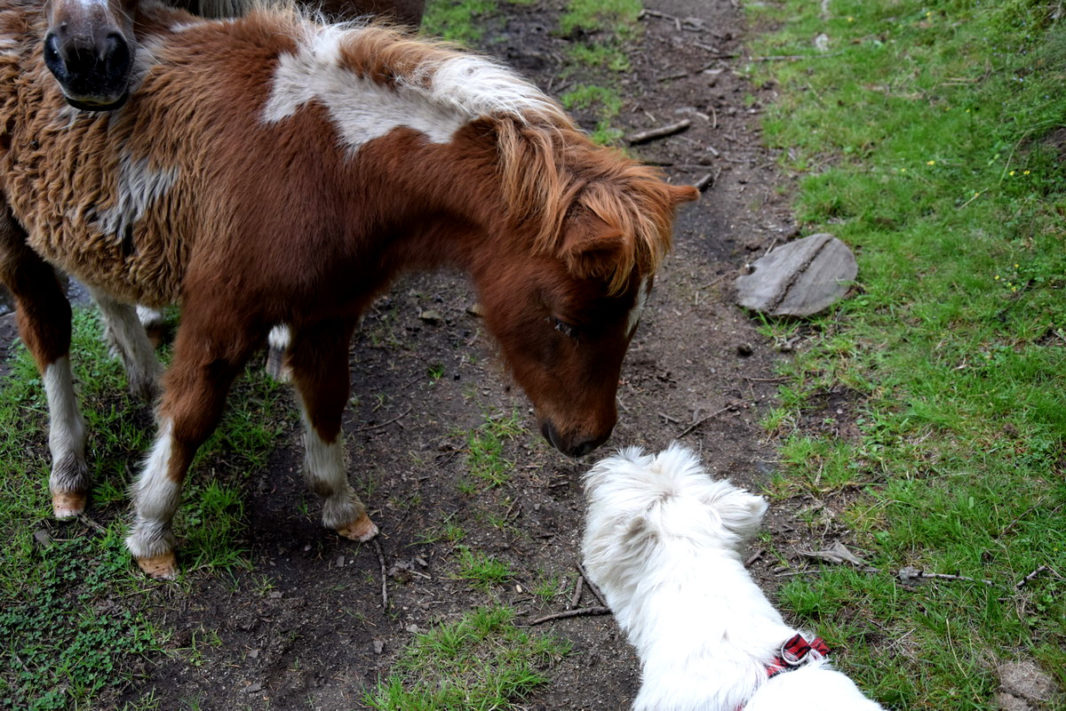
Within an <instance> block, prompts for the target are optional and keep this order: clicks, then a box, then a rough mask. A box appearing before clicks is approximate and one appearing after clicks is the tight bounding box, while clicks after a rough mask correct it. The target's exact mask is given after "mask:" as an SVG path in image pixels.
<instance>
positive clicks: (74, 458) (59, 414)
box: [44, 356, 89, 518]
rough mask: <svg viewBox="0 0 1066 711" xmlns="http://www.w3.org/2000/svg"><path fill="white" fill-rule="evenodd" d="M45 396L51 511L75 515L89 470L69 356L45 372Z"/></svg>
mask: <svg viewBox="0 0 1066 711" xmlns="http://www.w3.org/2000/svg"><path fill="white" fill-rule="evenodd" d="M44 392H45V395H46V396H47V398H48V449H49V450H50V451H51V453H52V474H51V476H50V477H49V479H48V489H49V490H50V491H51V492H52V511H53V513H54V514H55V517H56V518H70V517H71V516H77V515H78V514H80V513H81V512H82V511H83V510H84V509H85V493H86V492H87V491H88V490H89V469H88V467H87V466H86V464H85V421H84V420H83V419H82V417H81V412H80V411H79V410H78V402H77V398H76V397H75V396H74V376H73V374H72V373H71V370H70V359H69V358H68V357H66V356H63V357H62V358H59V359H57V360H56V361H55V362H54V363H52V364H50V365H49V366H48V367H47V368H46V369H45V371H44Z"/></svg>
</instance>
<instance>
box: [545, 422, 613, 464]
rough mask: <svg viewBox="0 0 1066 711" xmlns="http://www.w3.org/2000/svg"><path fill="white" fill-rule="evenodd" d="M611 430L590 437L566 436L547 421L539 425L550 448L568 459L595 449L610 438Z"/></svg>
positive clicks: (581, 455) (579, 435) (580, 435)
mask: <svg viewBox="0 0 1066 711" xmlns="http://www.w3.org/2000/svg"><path fill="white" fill-rule="evenodd" d="M611 429H613V428H611ZM611 429H608V430H607V432H606V433H604V434H602V435H596V436H592V437H590V436H588V435H582V434H571V435H569V436H568V435H563V434H561V433H560V432H559V431H558V430H557V429H556V428H555V425H553V424H552V423H551V422H549V421H548V420H543V421H542V422H541V423H540V433H541V434H542V435H544V439H546V440H548V442H549V443H550V444H551V446H553V447H555V448H556V449H558V450H559V451H560V452H562V453H563V454H565V455H567V456H569V457H583V456H584V455H586V454H588V453H589V452H591V451H592V450H594V449H596V448H597V447H599V446H600V445H601V444H603V443H604V442H606V441H607V438H608V437H610V436H611Z"/></svg>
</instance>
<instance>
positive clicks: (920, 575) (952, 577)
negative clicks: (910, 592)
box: [913, 570, 995, 586]
mask: <svg viewBox="0 0 1066 711" xmlns="http://www.w3.org/2000/svg"><path fill="white" fill-rule="evenodd" d="M913 577H917V578H937V579H939V580H964V581H966V582H968V583H984V584H985V585H990V586H991V585H995V583H994V582H992V581H991V580H983V579H981V578H971V577H969V576H967V575H950V574H948V573H927V572H925V571H924V570H921V571H918V575H916V576H913Z"/></svg>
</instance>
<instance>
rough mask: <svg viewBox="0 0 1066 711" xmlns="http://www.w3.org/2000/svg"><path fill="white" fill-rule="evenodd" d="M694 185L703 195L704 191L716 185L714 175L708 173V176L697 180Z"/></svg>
mask: <svg viewBox="0 0 1066 711" xmlns="http://www.w3.org/2000/svg"><path fill="white" fill-rule="evenodd" d="M693 185H694V186H695V187H696V189H697V190H699V191H700V192H701V193H702V192H703V191H704V190H706V189H707V188H709V187H710V186H712V185H714V174H713V173H707V175H705V176H703V177H702V178H700V179H699V180H697V181H696V182H695V183H693Z"/></svg>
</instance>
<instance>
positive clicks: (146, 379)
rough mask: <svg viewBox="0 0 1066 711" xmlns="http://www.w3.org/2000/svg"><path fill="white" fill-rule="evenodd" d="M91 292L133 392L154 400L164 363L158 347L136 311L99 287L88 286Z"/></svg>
mask: <svg viewBox="0 0 1066 711" xmlns="http://www.w3.org/2000/svg"><path fill="white" fill-rule="evenodd" d="M89 293H90V294H92V297H93V300H94V301H95V302H96V304H97V305H98V306H99V307H100V313H101V315H102V316H103V317H104V324H105V326H106V330H105V335H106V337H107V339H108V343H109V344H110V345H111V349H112V351H113V352H114V353H115V354H116V355H118V357H119V358H120V359H121V360H122V365H123V366H124V367H125V368H126V378H127V380H128V381H129V387H130V392H132V393H133V394H134V395H137V396H138V397H142V398H144V399H145V400H151V399H152V398H154V397H155V395H156V394H157V393H158V392H159V379H160V377H161V376H162V374H163V366H162V365H161V364H160V363H159V359H158V358H156V356H155V348H153V347H152V342H151V341H149V340H148V334H147V333H146V332H145V330H144V326H143V325H141V321H140V320H139V319H138V315H137V311H136V310H135V309H134V308H133V307H132V306H130V305H128V304H123V303H121V302H118V301H115V300H114V299H112V298H111V297H110V296H108V295H107V294H105V293H103V292H101V291H98V290H96V289H89Z"/></svg>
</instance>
